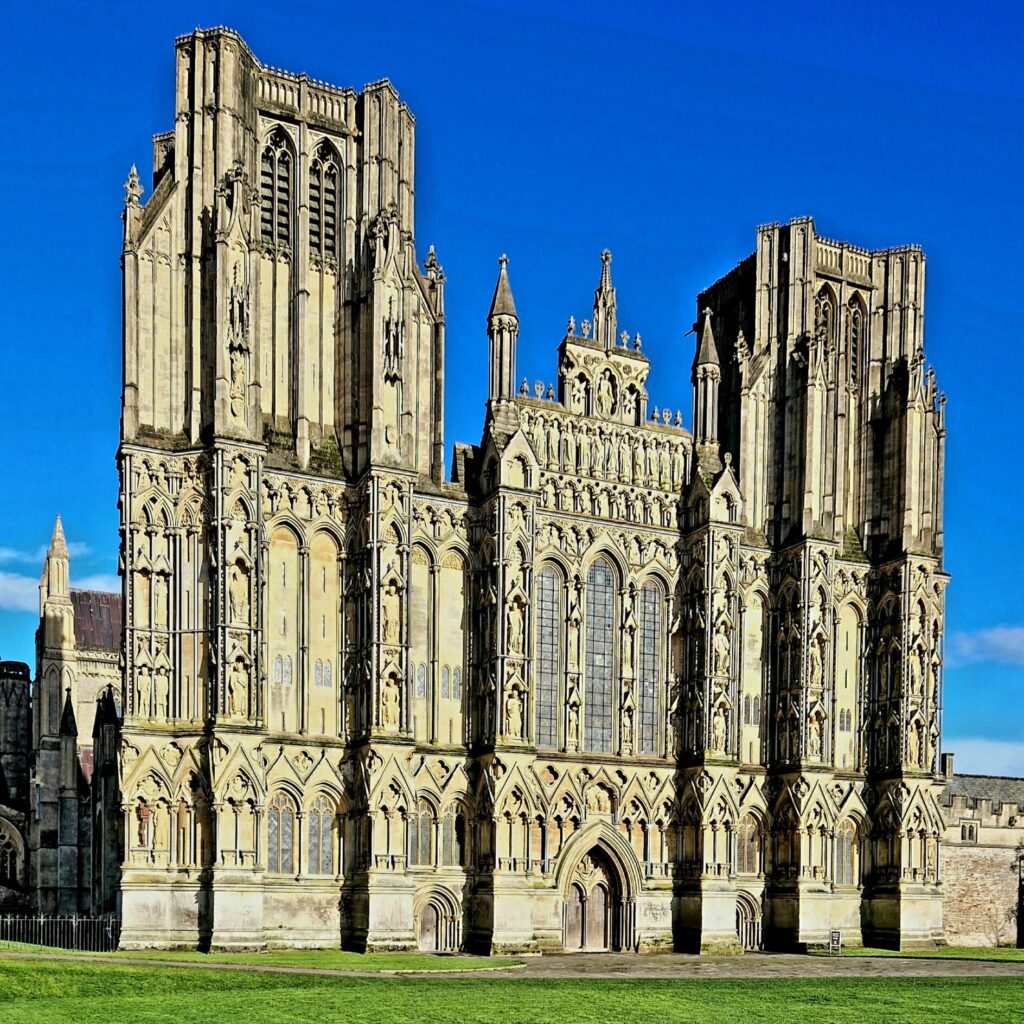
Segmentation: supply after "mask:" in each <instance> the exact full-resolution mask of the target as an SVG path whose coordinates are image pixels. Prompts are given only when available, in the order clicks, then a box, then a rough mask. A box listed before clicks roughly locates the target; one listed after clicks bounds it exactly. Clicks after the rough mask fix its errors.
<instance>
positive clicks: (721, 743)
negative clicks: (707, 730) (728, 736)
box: [711, 704, 725, 750]
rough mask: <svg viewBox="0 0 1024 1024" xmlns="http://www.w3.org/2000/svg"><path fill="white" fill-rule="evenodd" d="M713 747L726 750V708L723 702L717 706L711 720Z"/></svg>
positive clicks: (713, 748)
mask: <svg viewBox="0 0 1024 1024" xmlns="http://www.w3.org/2000/svg"><path fill="white" fill-rule="evenodd" d="M711 749H712V750H725V708H723V707H722V705H721V704H719V705H718V706H717V707H716V708H715V712H714V717H713V719H712V722H711Z"/></svg>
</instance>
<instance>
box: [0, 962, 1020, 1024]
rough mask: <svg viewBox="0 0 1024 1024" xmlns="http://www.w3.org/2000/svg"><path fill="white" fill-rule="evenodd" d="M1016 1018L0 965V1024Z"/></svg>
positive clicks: (685, 989) (1004, 985)
mask: <svg viewBox="0 0 1024 1024" xmlns="http://www.w3.org/2000/svg"><path fill="white" fill-rule="evenodd" d="M331 1019H337V1020H341V1021H344V1022H345V1024H413V1022H415V1024H421V1022H426V1021H429V1022H437V1024H486V1022H490V1021H497V1022H500V1024H519V1022H522V1024H556V1022H557V1024H565V1022H569V1024H609V1022H614V1024H631V1022H638V1024H640V1022H642V1024H655V1022H658V1024H660V1022H663V1021H671V1022H686V1021H715V1022H729V1021H765V1022H772V1024H774V1022H785V1024H790V1022H803V1021H827V1022H829V1024H846V1022H854V1021H856V1022H863V1021H871V1022H874V1021H884V1022H886V1024H911V1022H917V1021H922V1022H925V1021H927V1022H928V1024H934V1022H935V1021H937V1020H940V1021H941V1020H952V1019H955V1020H957V1021H958V1022H968V1024H969V1022H973V1021H978V1022H984V1024H991V1022H992V1021H1001V1022H1004V1021H1021V1020H1024V980H1018V979H1016V978H984V979H982V978H978V979H975V978H950V979H941V980H940V979H935V980H932V979H882V978H865V979H834V978H831V979H828V980H815V979H807V980H804V979H799V980H791V979H771V980H768V979H759V980H751V981H734V980H726V979H707V980H703V979H702V980H685V981H661V980H657V981H652V980H634V981H630V980H628V979H627V980H621V981H620V980H605V979H580V980H570V979H566V980H564V981H562V980H534V979H526V978H514V977H513V978H497V977H493V976H490V977H488V976H481V977H480V978H470V979H462V978H445V977H419V978H395V977H389V978H331V977H322V976H316V975H293V974H260V973H258V972H250V971H209V970H190V969H188V968H181V969H176V970H174V971H168V970H167V969H166V968H164V969H159V968H155V967H151V966H146V965H143V964H137V963H131V964H126V965H125V966H120V967H117V968H116V969H112V968H111V967H110V966H108V965H107V964H99V963H95V962H84V961H83V962H81V963H71V962H66V961H44V960H40V959H32V958H25V959H0V1020H3V1022H4V1024H43V1022H46V1024H50V1022H56V1021H60V1022H65V1021H66V1022H74V1024H93V1022H96V1024H120V1022H121V1021H130V1022H131V1024H164V1022H166V1024H172V1022H173V1024H179V1022H182V1021H185V1022H187V1024H207V1022H209V1024H236V1022H237V1024H271V1022H273V1024H279V1022H288V1024H292V1022H294V1024H303V1022H307V1021H308V1022H310V1024H312V1022H316V1024H323V1022H324V1021H325V1020H331Z"/></svg>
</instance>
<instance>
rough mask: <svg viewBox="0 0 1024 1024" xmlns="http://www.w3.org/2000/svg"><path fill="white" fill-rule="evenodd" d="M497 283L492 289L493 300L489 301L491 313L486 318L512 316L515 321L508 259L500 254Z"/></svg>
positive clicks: (517, 316) (516, 315)
mask: <svg viewBox="0 0 1024 1024" xmlns="http://www.w3.org/2000/svg"><path fill="white" fill-rule="evenodd" d="M498 266H499V267H500V268H501V269H500V270H499V271H498V283H497V285H496V286H495V288H494V298H492V299H491V311H490V312H489V313H488V314H487V316H488V318H490V317H495V316H514V317H515V318H516V319H517V320H518V319H519V315H518V314H517V313H516V304H515V301H514V300H513V298H512V286H511V285H510V284H509V282H508V257H507V256H506V255H505V254H504V253H502V255H501V256H500V257H499V259H498Z"/></svg>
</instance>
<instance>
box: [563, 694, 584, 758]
mask: <svg viewBox="0 0 1024 1024" xmlns="http://www.w3.org/2000/svg"><path fill="white" fill-rule="evenodd" d="M579 738H580V709H579V705H578V704H576V702H575V701H574V702H573V703H571V704H570V705H569V717H568V720H567V722H566V726H565V746H566V749H567V750H570V751H573V750H575V749H576V747H577V745H578V744H579Z"/></svg>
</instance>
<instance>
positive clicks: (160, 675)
mask: <svg viewBox="0 0 1024 1024" xmlns="http://www.w3.org/2000/svg"><path fill="white" fill-rule="evenodd" d="M153 684H154V685H153V691H154V694H155V696H156V708H155V710H154V714H155V716H156V717H157V718H161V717H164V716H166V715H167V713H168V709H167V694H168V690H169V682H168V679H167V669H165V668H158V669H157V670H156V677H155V679H154V681H153Z"/></svg>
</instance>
